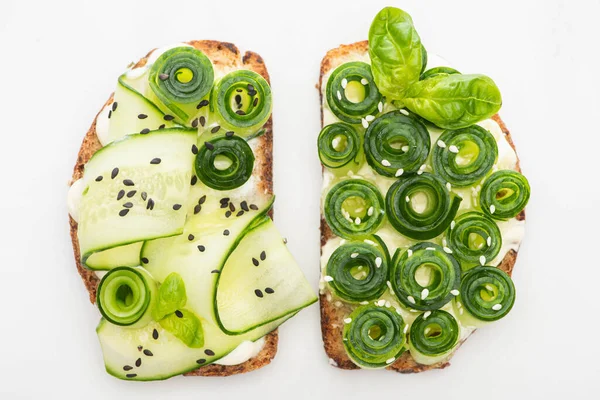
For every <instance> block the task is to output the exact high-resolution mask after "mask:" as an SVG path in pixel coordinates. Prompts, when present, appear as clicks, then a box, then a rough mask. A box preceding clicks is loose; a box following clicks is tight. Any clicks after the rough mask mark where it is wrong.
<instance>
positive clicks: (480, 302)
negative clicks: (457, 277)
mask: <svg viewBox="0 0 600 400" xmlns="http://www.w3.org/2000/svg"><path fill="white" fill-rule="evenodd" d="M457 300H458V302H459V303H460V304H462V305H463V306H464V308H465V310H467V312H468V313H469V314H470V315H471V316H473V317H474V318H476V319H478V320H480V321H486V322H489V321H496V320H499V319H500V318H503V317H504V316H506V314H508V313H509V311H510V310H511V308H512V306H513V304H514V303H515V286H514V284H513V281H512V279H511V278H510V277H509V276H508V275H507V274H506V273H505V272H504V271H502V270H501V269H498V268H496V267H490V266H480V267H475V268H473V269H471V270H469V271H467V272H466V273H465V275H464V276H463V279H462V283H461V286H460V295H459V297H458V298H457Z"/></svg>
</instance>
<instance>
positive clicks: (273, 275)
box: [214, 217, 317, 335]
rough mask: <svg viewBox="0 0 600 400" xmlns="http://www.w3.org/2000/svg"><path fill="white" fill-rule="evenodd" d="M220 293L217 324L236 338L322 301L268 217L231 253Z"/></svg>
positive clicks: (217, 295)
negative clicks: (319, 300) (318, 299)
mask: <svg viewBox="0 0 600 400" xmlns="http://www.w3.org/2000/svg"><path fill="white" fill-rule="evenodd" d="M215 292H216V293H215V301H214V304H215V315H216V317H217V321H218V323H219V326H220V327H221V329H223V331H224V332H226V333H228V334H230V335H236V334H240V333H244V332H248V331H249V330H252V329H254V328H256V327H258V326H262V325H264V324H268V323H269V322H271V321H273V320H276V319H278V318H281V317H283V316H286V315H289V314H290V313H294V312H296V311H298V310H300V309H302V308H304V307H306V306H308V305H310V304H312V303H314V302H316V301H317V297H316V296H315V294H314V292H313V290H312V288H311V287H310V285H309V283H308V282H307V281H306V279H305V278H304V275H303V274H302V271H301V270H300V268H299V267H298V264H297V263H296V261H295V260H294V257H293V256H292V255H291V253H290V252H289V251H288V249H287V246H286V245H285V244H284V243H283V240H282V239H281V235H280V234H279V232H278V231H277V228H276V227H275V224H274V223H273V221H272V220H271V219H270V218H268V217H265V218H264V220H263V222H262V223H260V224H259V225H258V226H255V227H254V228H253V229H252V230H251V231H249V232H248V233H247V234H246V235H245V236H244V238H243V239H242V240H241V241H240V243H239V244H238V246H237V247H236V249H235V250H234V251H233V253H231V255H230V256H229V258H228V259H227V261H226V262H225V265H224V266H223V268H222V269H221V273H220V274H219V277H218V278H217V288H216V291H215Z"/></svg>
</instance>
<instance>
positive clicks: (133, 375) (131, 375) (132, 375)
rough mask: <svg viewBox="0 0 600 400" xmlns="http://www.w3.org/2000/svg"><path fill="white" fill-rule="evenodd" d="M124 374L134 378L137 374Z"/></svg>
mask: <svg viewBox="0 0 600 400" xmlns="http://www.w3.org/2000/svg"><path fill="white" fill-rule="evenodd" d="M125 376H126V377H128V378H135V377H136V376H137V374H127V375H125Z"/></svg>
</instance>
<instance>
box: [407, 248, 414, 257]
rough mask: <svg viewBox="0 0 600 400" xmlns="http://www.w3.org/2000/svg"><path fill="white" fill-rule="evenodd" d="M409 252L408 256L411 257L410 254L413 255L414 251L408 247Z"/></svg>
mask: <svg viewBox="0 0 600 400" xmlns="http://www.w3.org/2000/svg"><path fill="white" fill-rule="evenodd" d="M407 254H408V256H409V257H410V256H412V255H413V251H412V250H411V249H408V251H407Z"/></svg>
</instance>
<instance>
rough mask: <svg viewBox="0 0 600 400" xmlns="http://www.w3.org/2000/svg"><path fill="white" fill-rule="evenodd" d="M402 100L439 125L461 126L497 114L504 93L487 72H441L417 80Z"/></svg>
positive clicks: (408, 106) (413, 110) (411, 108)
mask: <svg viewBox="0 0 600 400" xmlns="http://www.w3.org/2000/svg"><path fill="white" fill-rule="evenodd" d="M402 102H403V104H404V106H405V107H406V108H408V109H409V110H410V111H412V112H414V113H415V114H417V115H419V116H420V117H422V118H424V119H426V120H427V121H429V122H432V123H433V124H435V125H437V126H439V127H440V128H445V129H459V128H465V127H467V126H469V125H473V124H475V123H477V122H479V121H483V120H484V119H487V118H489V117H491V116H492V115H494V114H496V113H497V112H498V110H500V107H501V106H502V96H501V95H500V90H499V89H498V86H496V84H495V83H494V81H493V80H492V79H491V78H489V77H487V76H485V75H460V74H441V75H436V76H432V77H431V78H428V79H425V80H422V81H419V82H416V83H415V84H414V85H412V86H411V87H410V88H409V90H408V92H407V94H406V97H405V98H404V99H402Z"/></svg>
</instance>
